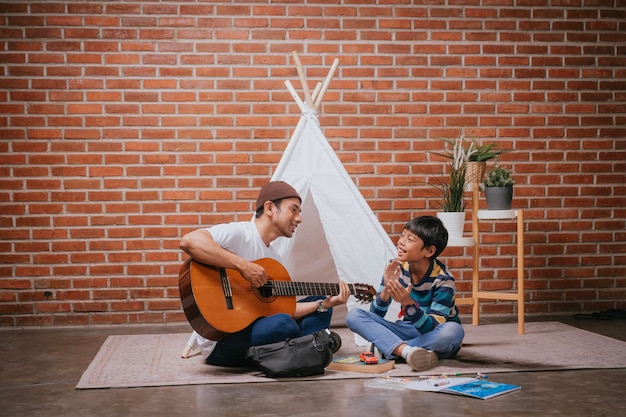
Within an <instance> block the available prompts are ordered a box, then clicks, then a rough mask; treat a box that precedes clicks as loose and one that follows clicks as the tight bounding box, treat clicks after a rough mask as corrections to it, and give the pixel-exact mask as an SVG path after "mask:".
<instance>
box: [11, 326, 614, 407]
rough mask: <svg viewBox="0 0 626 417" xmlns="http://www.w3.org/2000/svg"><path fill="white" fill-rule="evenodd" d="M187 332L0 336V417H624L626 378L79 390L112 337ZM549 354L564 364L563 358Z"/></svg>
mask: <svg viewBox="0 0 626 417" xmlns="http://www.w3.org/2000/svg"><path fill="white" fill-rule="evenodd" d="M532 320H534V321H537V320H539V319H532ZM542 320H558V321H562V322H565V323H567V324H571V325H573V326H576V327H580V328H583V329H586V330H590V331H593V332H596V333H599V334H603V335H605V336H609V337H613V338H616V339H619V340H623V341H626V320H623V319H616V320H575V319H573V318H572V317H561V316H551V317H545V318H542ZM505 321H506V320H505ZM489 322H502V320H498V319H495V318H486V317H484V318H483V323H484V324H487V323H489ZM189 329H190V328H189V326H188V325H186V324H184V325H181V324H177V325H167V326H164V325H161V326H115V327H88V328H87V327H80V328H43V329H40V328H37V329H33V328H26V329H0V355H1V356H0V358H1V359H0V361H1V362H0V363H1V364H2V365H1V368H0V416H11V417H21V416H28V417H38V416H46V417H55V416H68V417H73V416H77V417H78V416H80V417H88V416H103V417H105V416H115V417H120V416H136V417H140V416H150V417H158V416H185V417H191V416H203V417H204V416H320V417H328V416H359V417H366V416H385V417H387V416H410V415H414V416H437V417H446V416H455V417H458V416H461V415H463V416H483V415H488V416H498V415H504V414H506V415H507V416H508V417H511V416H547V415H567V416H568V417H572V416H585V417H590V416H622V415H626V414H625V413H626V411H625V410H626V369H613V370H579V371H553V372H520V373H503V374H497V381H499V382H506V383H512V384H517V385H521V386H522V390H521V391H518V392H515V393H511V394H505V395H503V396H500V397H497V398H493V399H491V400H486V401H483V400H477V399H472V398H465V397H460V396H454V395H445V394H437V393H427V392H416V391H386V390H379V389H373V388H366V387H364V386H363V384H364V380H340V381H322V382H311V381H303V382H292V383H286V382H276V383H273V382H272V383H263V384H234V385H191V386H176V387H158V388H134V389H104V390H81V391H77V390H75V388H74V387H75V386H76V384H77V382H78V380H79V378H80V376H81V375H82V373H83V371H84V370H85V369H86V368H87V366H88V365H89V363H90V362H91V360H92V359H93V358H94V356H95V355H96V353H97V352H98V349H99V348H100V346H101V345H102V343H103V342H104V340H105V339H106V337H107V336H108V335H111V334H139V333H165V332H179V331H180V332H181V333H187V332H189V331H190V330H189ZM546 355H567V351H563V352H546ZM492 379H494V380H496V378H492Z"/></svg>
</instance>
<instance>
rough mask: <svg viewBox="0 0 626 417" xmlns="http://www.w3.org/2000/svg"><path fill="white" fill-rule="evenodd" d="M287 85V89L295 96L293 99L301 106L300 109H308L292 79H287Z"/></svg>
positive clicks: (302, 110)
mask: <svg viewBox="0 0 626 417" xmlns="http://www.w3.org/2000/svg"><path fill="white" fill-rule="evenodd" d="M285 86H286V87H287V90H289V92H290V93H291V97H293V99H294V101H295V102H296V104H297V105H298V107H300V111H301V112H304V111H306V105H305V104H304V102H303V101H302V99H301V98H300V96H298V93H297V92H296V89H295V88H293V85H292V84H291V81H289V80H286V81H285Z"/></svg>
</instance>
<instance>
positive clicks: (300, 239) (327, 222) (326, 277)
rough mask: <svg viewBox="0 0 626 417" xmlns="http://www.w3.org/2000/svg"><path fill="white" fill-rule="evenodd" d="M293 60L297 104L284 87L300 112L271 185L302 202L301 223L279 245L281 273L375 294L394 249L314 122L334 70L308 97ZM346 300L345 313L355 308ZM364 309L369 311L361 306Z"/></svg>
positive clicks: (338, 316)
mask: <svg viewBox="0 0 626 417" xmlns="http://www.w3.org/2000/svg"><path fill="white" fill-rule="evenodd" d="M294 60H295V62H296V66H297V68H298V74H299V75H300V81H301V84H302V86H303V90H304V96H305V99H304V101H303V100H301V99H300V98H299V96H298V95H297V93H296V92H295V90H294V88H293V86H292V85H291V83H290V82H289V81H286V82H285V84H286V86H287V88H288V89H289V91H290V92H291V95H292V96H293V98H294V100H295V101H296V103H297V104H298V106H299V107H300V110H301V111H302V117H301V118H300V121H299V123H298V126H297V127H296V130H295V131H294V133H293V135H292V137H291V140H290V142H289V144H288V145H287V148H286V149H285V152H284V154H283V156H282V158H281V160H280V162H279V163H278V166H277V168H276V171H275V172H274V175H273V176H272V180H283V181H286V182H288V183H289V184H291V185H292V186H293V187H294V188H295V189H296V190H298V193H299V194H300V196H301V197H302V218H303V222H302V224H301V225H300V226H299V227H298V230H297V231H296V233H295V235H294V237H293V238H291V239H279V240H278V241H277V245H279V246H278V247H279V248H280V251H281V253H282V257H283V260H284V262H285V265H284V266H285V267H286V268H287V270H288V271H289V274H290V276H291V278H292V279H293V280H294V281H313V282H319V281H322V282H338V281H339V280H342V281H345V282H348V283H355V282H361V283H365V284H371V285H373V286H374V288H376V289H378V286H379V285H380V280H381V277H382V272H383V269H384V266H385V263H386V262H387V261H389V260H390V259H392V258H394V257H395V256H396V248H395V246H394V244H393V242H392V241H391V239H390V238H389V236H388V235H387V233H386V232H385V230H384V229H383V228H382V226H381V225H380V223H379V221H378V219H377V218H376V216H375V215H374V213H373V212H372V210H371V209H370V207H369V205H368V204H367V202H366V201H365V199H364V198H363V196H362V195H361V193H360V192H359V190H358V189H357V187H356V185H355V184H354V182H353V181H352V179H351V178H350V176H349V175H348V173H347V171H346V170H345V168H344V167H343V164H342V163H341V161H340V160H339V158H338V157H337V155H336V154H335V151H334V150H333V149H332V147H331V146H330V145H329V143H328V141H327V140H326V137H325V136H324V134H323V133H322V130H321V128H320V125H319V121H318V119H317V108H318V107H319V104H320V103H321V100H322V97H323V94H324V92H325V89H326V88H327V86H328V84H329V83H330V80H331V78H332V75H333V73H334V70H335V68H336V66H337V64H338V60H335V62H334V63H333V67H332V68H331V71H330V72H329V74H328V76H327V78H326V80H325V81H324V84H323V85H321V86H320V85H319V84H318V87H317V88H316V89H315V91H314V92H313V95H312V96H309V92H308V88H307V87H306V85H307V83H306V79H305V78H304V75H303V71H302V67H301V65H300V62H299V59H298V56H297V54H296V53H294ZM355 304H356V300H355V299H354V298H353V297H351V299H350V301H349V302H348V306H347V308H348V309H350V308H352V307H354V305H355ZM364 308H369V306H364ZM344 317H345V310H344V311H341V309H339V310H337V309H335V313H334V314H333V323H335V324H337V323H341V324H344V323H343V319H344Z"/></svg>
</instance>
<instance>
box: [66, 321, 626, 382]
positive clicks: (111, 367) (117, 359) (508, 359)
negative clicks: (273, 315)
mask: <svg viewBox="0 0 626 417" xmlns="http://www.w3.org/2000/svg"><path fill="white" fill-rule="evenodd" d="M464 328H465V332H466V336H465V340H464V342H463V348H462V349H461V351H460V353H459V355H457V357H456V358H455V359H452V360H451V359H447V360H442V361H440V362H439V364H438V366H437V367H436V368H434V369H432V370H429V371H428V372H426V374H431V373H463V374H475V373H478V372H480V373H499V372H521V371H540V370H566V369H594V368H595V369H600V368H604V369H608V368H626V342H621V341H619V340H616V339H612V338H609V337H605V336H601V335H598V334H595V333H591V332H588V331H585V330H580V329H577V328H575V327H572V326H568V325H566V324H562V323H559V322H531V323H526V330H525V331H526V333H525V334H524V335H518V334H517V323H512V324H489V325H481V326H472V325H465V326H464ZM333 330H334V331H336V332H337V333H339V334H340V335H341V337H342V340H343V345H342V347H341V349H340V350H339V352H337V353H336V354H335V356H346V355H354V354H358V353H359V352H360V351H362V350H364V348H363V347H359V346H357V345H356V344H355V343H354V337H353V334H352V333H351V332H350V331H349V330H348V329H346V328H340V329H333ZM189 336H190V333H171V334H145V335H123V336H122V335H120V336H109V337H108V338H107V340H106V341H105V343H104V344H103V345H102V347H101V348H100V350H99V352H98V353H97V355H96V357H95V358H94V359H93V361H92V362H91V364H90V365H89V367H88V368H87V370H86V371H85V372H84V374H83V375H82V377H81V379H80V381H79V382H78V385H77V386H76V388H77V389H92V388H129V387H155V386H167V385H191V384H232V383H252V382H254V383H261V382H276V381H294V380H296V381H297V380H328V379H355V378H375V377H377V376H380V375H379V374H369V373H357V372H345V371H335V370H326V372H325V373H324V375H319V376H313V377H306V378H281V379H272V378H266V377H264V376H263V375H262V374H260V373H258V372H257V371H255V370H252V369H242V368H221V367H215V366H209V365H206V364H204V362H203V360H202V357H201V356H200V355H195V356H192V357H190V358H187V359H183V358H181V352H182V351H183V349H184V347H185V344H186V343H187V340H188V339H189ZM391 375H392V376H394V377H416V376H418V375H419V373H416V372H413V371H412V370H411V369H410V368H409V367H408V366H407V365H406V364H405V363H397V364H396V367H395V369H393V371H391Z"/></svg>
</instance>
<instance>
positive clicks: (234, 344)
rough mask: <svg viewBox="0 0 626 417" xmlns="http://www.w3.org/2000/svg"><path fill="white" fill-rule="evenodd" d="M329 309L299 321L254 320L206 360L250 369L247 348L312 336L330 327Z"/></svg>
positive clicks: (281, 318)
mask: <svg viewBox="0 0 626 417" xmlns="http://www.w3.org/2000/svg"><path fill="white" fill-rule="evenodd" d="M324 298H326V297H320V296H312V297H307V298H304V299H302V300H300V301H299V302H307V301H315V300H321V299H324ZM331 317H332V309H328V311H326V312H324V313H312V314H309V315H307V316H305V317H303V318H302V319H300V320H294V319H293V318H291V317H290V316H289V315H288V314H274V315H273V316H269V317H262V318H259V319H257V320H256V321H255V322H254V323H252V324H251V325H249V326H248V327H246V328H245V329H243V330H241V331H239V332H237V333H233V334H230V335H228V336H226V337H225V338H223V339H222V340H220V341H219V342H218V343H217V345H216V346H215V349H213V352H211V354H210V355H209V357H208V358H206V363H208V364H209V365H218V366H249V365H250V363H249V362H248V361H246V352H247V351H248V348H249V347H250V346H259V345H266V344H268V343H274V342H280V341H281V340H285V339H293V338H296V337H300V336H306V335H309V334H313V333H315V332H317V331H320V330H324V329H327V328H329V327H330V320H331Z"/></svg>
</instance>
